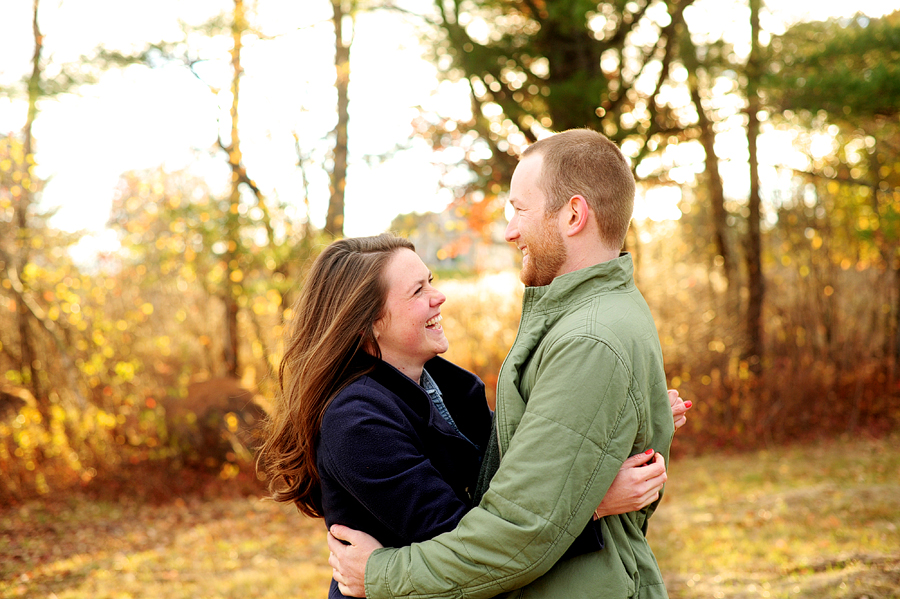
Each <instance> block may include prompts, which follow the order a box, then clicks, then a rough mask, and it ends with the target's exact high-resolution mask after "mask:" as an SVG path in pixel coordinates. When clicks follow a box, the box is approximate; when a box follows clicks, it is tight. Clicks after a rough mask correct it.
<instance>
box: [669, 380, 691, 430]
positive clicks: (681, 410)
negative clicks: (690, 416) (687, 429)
mask: <svg viewBox="0 0 900 599" xmlns="http://www.w3.org/2000/svg"><path fill="white" fill-rule="evenodd" d="M669 403H670V404H672V418H673V419H674V420H675V430H676V431H677V430H678V429H680V428H681V427H682V426H684V424H685V423H686V422H687V416H685V414H686V413H687V411H688V410H690V409H691V406H692V405H694V403H693V402H691V401H684V400H683V399H681V397H680V396H679V395H678V391H676V390H675V389H669Z"/></svg>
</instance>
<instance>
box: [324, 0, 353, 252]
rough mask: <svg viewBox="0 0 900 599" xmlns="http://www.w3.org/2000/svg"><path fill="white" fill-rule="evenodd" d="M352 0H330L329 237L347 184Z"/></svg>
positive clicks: (340, 218)
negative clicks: (333, 113)
mask: <svg viewBox="0 0 900 599" xmlns="http://www.w3.org/2000/svg"><path fill="white" fill-rule="evenodd" d="M355 4H356V3H355V1H354V0H331V6H332V9H333V13H332V22H333V23H334V70H335V84H334V85H335V88H336V89H337V117H338V119H337V124H336V125H335V127H334V151H333V153H332V155H333V157H334V166H333V168H332V169H331V173H330V185H329V188H330V196H329V198H328V213H327V215H326V217H325V233H326V234H327V235H329V236H331V237H332V238H335V237H342V236H343V234H344V190H345V188H346V185H347V154H348V146H349V143H348V142H349V139H348V136H347V126H348V124H349V121H350V113H349V106H350V95H349V90H350V47H351V44H352V43H353V35H354V22H355V21H354V10H355Z"/></svg>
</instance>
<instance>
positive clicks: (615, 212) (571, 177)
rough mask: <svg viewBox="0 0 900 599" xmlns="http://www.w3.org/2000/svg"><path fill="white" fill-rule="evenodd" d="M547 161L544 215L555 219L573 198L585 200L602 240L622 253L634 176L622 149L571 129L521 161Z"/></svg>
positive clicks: (537, 146)
mask: <svg viewBox="0 0 900 599" xmlns="http://www.w3.org/2000/svg"><path fill="white" fill-rule="evenodd" d="M531 154H540V156H541V157H542V158H543V165H542V167H541V178H540V183H539V185H540V188H541V191H543V192H544V195H545V196H546V198H547V200H546V201H547V205H546V206H545V210H546V211H547V213H548V214H550V215H552V214H556V213H557V212H559V210H560V209H561V208H562V207H563V206H565V204H566V202H568V201H569V200H570V199H571V198H572V197H573V196H576V195H580V196H582V197H584V199H585V200H587V202H588V204H589V205H590V207H591V209H592V210H593V211H594V213H595V214H596V215H597V225H598V226H599V229H600V239H601V241H603V242H604V243H605V244H607V245H608V246H609V247H610V248H611V249H621V248H622V246H623V245H624V243H625V234H626V233H627V232H628V225H629V223H630V222H631V215H632V213H633V212H634V187H635V186H634V175H632V173H631V168H630V167H629V166H628V162H627V161H626V160H625V157H624V156H623V155H622V152H621V150H619V148H618V147H617V146H616V144H614V143H613V142H611V141H610V140H609V139H608V138H607V137H606V136H604V135H601V134H600V133H597V132H596V131H591V130H590V129H570V130H568V131H563V132H562V133H557V134H555V135H551V136H550V137H546V138H544V139H541V140H538V141H536V142H535V143H533V144H531V145H530V146H528V147H527V148H525V151H524V152H522V156H523V157H525V156H529V155H531Z"/></svg>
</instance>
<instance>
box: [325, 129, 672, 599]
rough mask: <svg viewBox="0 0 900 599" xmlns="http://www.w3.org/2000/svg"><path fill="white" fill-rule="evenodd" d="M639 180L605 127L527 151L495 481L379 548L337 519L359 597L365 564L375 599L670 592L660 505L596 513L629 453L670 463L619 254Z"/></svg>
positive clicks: (665, 414)
mask: <svg viewBox="0 0 900 599" xmlns="http://www.w3.org/2000/svg"><path fill="white" fill-rule="evenodd" d="M634 189H635V184H634V178H633V176H632V174H631V170H630V168H629V167H628V164H627V162H626V161H625V158H624V157H623V156H622V153H621V152H620V151H619V149H618V148H617V147H616V146H615V144H613V143H612V142H610V141H609V140H608V139H607V138H605V137H603V136H602V135H600V134H598V133H596V132H593V131H589V130H572V131H566V132H564V133H559V134H556V135H553V136H551V137H548V138H546V139H543V140H541V141H538V142H536V143H535V144H533V145H532V146H530V147H529V148H527V149H526V150H525V152H524V153H523V156H522V159H521V161H520V163H519V165H518V167H517V168H516V171H515V173H514V174H513V178H512V181H511V184H510V200H509V201H510V204H511V205H512V208H513V209H514V214H513V217H512V219H511V220H510V223H509V226H508V227H507V230H506V239H507V241H510V242H512V243H515V244H516V246H517V247H518V248H519V249H520V250H521V251H522V254H523V259H522V272H521V278H522V281H523V282H524V283H525V284H526V286H527V287H526V289H525V294H524V298H523V308H522V319H521V323H520V325H519V332H518V334H517V336H516V341H515V343H514V344H513V347H512V348H511V349H510V352H509V354H508V356H507V358H506V360H505V362H504V364H503V367H502V368H501V371H500V377H499V381H498V384H497V409H496V413H495V417H494V421H495V429H496V430H495V435H494V436H493V438H492V441H493V444H492V446H491V447H489V449H488V452H487V455H486V457H485V464H484V466H483V470H482V474H483V478H484V480H485V481H486V482H489V485H490V486H489V487H488V488H487V490H486V492H484V494H483V497H481V499H480V503H479V504H478V505H477V506H476V507H475V508H473V509H472V510H471V511H469V512H468V513H467V514H466V515H465V516H464V517H463V519H462V520H461V521H460V523H459V525H458V526H457V527H456V529H454V530H453V531H451V532H448V533H445V534H442V535H439V536H438V537H435V538H434V539H433V540H431V541H426V542H424V543H417V544H414V545H412V546H411V547H402V548H396V549H375V548H376V547H379V545H378V544H377V543H372V542H370V541H369V539H371V537H368V536H367V535H362V534H361V533H356V532H355V531H352V530H350V529H347V528H346V527H341V526H335V527H332V529H331V534H332V535H334V537H336V538H337V539H342V540H346V541H349V542H351V543H352V544H353V545H352V546H344V545H343V544H341V543H340V542H339V541H337V540H335V538H329V547H330V549H331V551H332V553H333V554H332V556H331V558H330V559H329V563H330V564H331V565H332V566H333V567H334V568H335V579H336V580H337V581H338V582H339V583H341V591H342V592H344V593H345V594H353V595H356V596H362V592H361V591H363V589H362V583H363V570H364V573H365V578H364V584H365V589H364V590H365V595H366V596H367V597H370V598H372V599H376V598H381V597H435V598H436V597H470V598H476V597H493V596H497V595H501V594H503V593H505V592H508V591H511V590H514V589H520V591H519V593H521V594H515V596H516V597H520V596H522V597H555V598H565V599H578V598H582V597H584V598H587V597H609V598H619V597H622V598H625V597H642V598H661V597H667V594H666V590H665V586H664V585H663V581H662V576H661V574H660V572H659V567H658V565H657V563H656V559H655V557H654V556H653V553H652V551H651V550H650V547H649V545H648V544H647V541H646V538H645V532H646V528H647V520H648V519H649V517H650V515H651V514H652V513H653V511H654V510H655V508H656V506H657V505H658V502H659V500H657V501H656V502H654V503H652V504H651V505H650V506H648V507H646V508H644V509H642V510H640V511H637V512H631V513H628V514H623V515H619V516H605V517H603V518H600V519H599V520H596V521H592V513H593V511H594V506H597V505H598V504H599V503H600V502H601V499H603V497H604V495H605V493H606V491H607V489H608V488H609V486H610V484H611V483H612V481H613V479H614V478H615V476H616V474H617V473H618V471H619V468H620V466H622V464H623V462H624V460H625V459H626V458H627V457H628V456H631V455H633V454H636V453H640V452H644V451H647V450H650V451H651V452H652V450H656V451H657V452H659V453H661V454H662V455H663V457H664V458H665V459H666V460H668V454H669V447H670V444H671V441H672V435H673V433H674V426H673V418H672V416H673V410H672V409H671V408H670V403H669V397H668V395H667V393H666V381H665V374H664V371H663V361H662V351H661V349H660V345H659V340H658V336H657V333H656V328H655V325H654V323H653V319H652V317H651V315H650V311H649V309H648V307H647V305H646V303H645V302H644V299H643V297H642V296H641V294H640V292H638V290H637V289H636V288H635V286H634V282H633V265H632V261H631V257H630V256H629V255H628V254H621V255H620V249H621V247H622V245H623V243H624V239H625V234H626V231H627V230H628V225H629V222H630V220H631V214H632V210H633V205H634ZM485 486H486V485H485ZM481 491H484V489H481ZM585 524H587V528H585ZM591 536H593V539H595V546H593V547H592V546H590V544H591V541H590V538H591ZM586 537H587V538H588V541H587V545H584V544H582V546H581V547H579V548H578V549H577V550H576V551H573V552H569V553H567V551H568V550H569V549H570V546H572V545H573V543H576V544H578V543H580V542H581V541H583V540H584V539H585V538H586ZM373 550H374V551H373ZM370 552H371V555H369V553H370ZM366 558H368V561H366Z"/></svg>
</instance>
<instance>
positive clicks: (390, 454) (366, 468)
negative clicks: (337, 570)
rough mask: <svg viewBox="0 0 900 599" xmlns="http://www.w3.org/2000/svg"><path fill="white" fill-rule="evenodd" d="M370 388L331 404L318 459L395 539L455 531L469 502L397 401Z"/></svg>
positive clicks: (321, 436)
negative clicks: (447, 477)
mask: <svg viewBox="0 0 900 599" xmlns="http://www.w3.org/2000/svg"><path fill="white" fill-rule="evenodd" d="M368 391H371V393H370V394H368V395H355V396H352V397H349V398H348V397H344V398H342V401H340V402H339V403H335V404H332V406H330V407H329V409H328V411H327V412H326V415H325V418H324V419H323V422H322V428H321V432H320V440H319V459H320V460H321V462H320V463H321V464H322V466H324V467H325V468H326V469H327V470H328V475H329V476H331V477H333V478H335V479H336V480H337V481H338V482H339V483H340V485H341V486H342V487H343V488H344V489H345V490H346V491H347V492H348V493H350V494H351V495H353V497H354V498H355V499H356V500H357V501H359V502H360V503H361V504H362V505H363V506H364V507H365V508H366V509H367V510H368V511H369V512H370V513H371V515H372V516H373V518H375V519H377V520H378V521H380V522H381V523H382V524H383V525H384V526H385V527H387V528H388V529H389V530H390V531H392V532H393V533H394V534H395V535H397V537H399V538H402V539H414V540H422V539H428V538H431V537H433V536H434V535H436V534H439V533H441V532H444V531H447V530H451V529H452V528H453V526H454V525H455V524H456V523H457V522H459V520H460V518H461V517H462V515H463V514H464V513H465V511H466V509H467V506H466V505H465V503H463V501H462V500H460V499H459V497H457V495H456V493H455V492H454V491H453V489H452V488H451V487H450V485H449V484H447V482H446V481H445V480H444V479H443V478H442V476H441V475H440V473H439V472H438V471H437V470H436V469H435V468H434V466H433V465H432V463H431V462H430V460H429V459H428V458H427V457H426V456H425V455H424V447H423V442H422V440H421V439H420V438H419V437H418V435H416V433H415V431H414V430H413V427H412V426H411V424H410V423H409V419H408V418H407V417H406V415H405V414H404V413H403V411H402V410H401V409H399V408H398V406H397V402H396V401H395V400H394V399H392V398H390V397H387V396H386V395H384V394H382V393H378V392H375V391H373V390H371V389H369V390H368ZM342 524H343V523H342Z"/></svg>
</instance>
